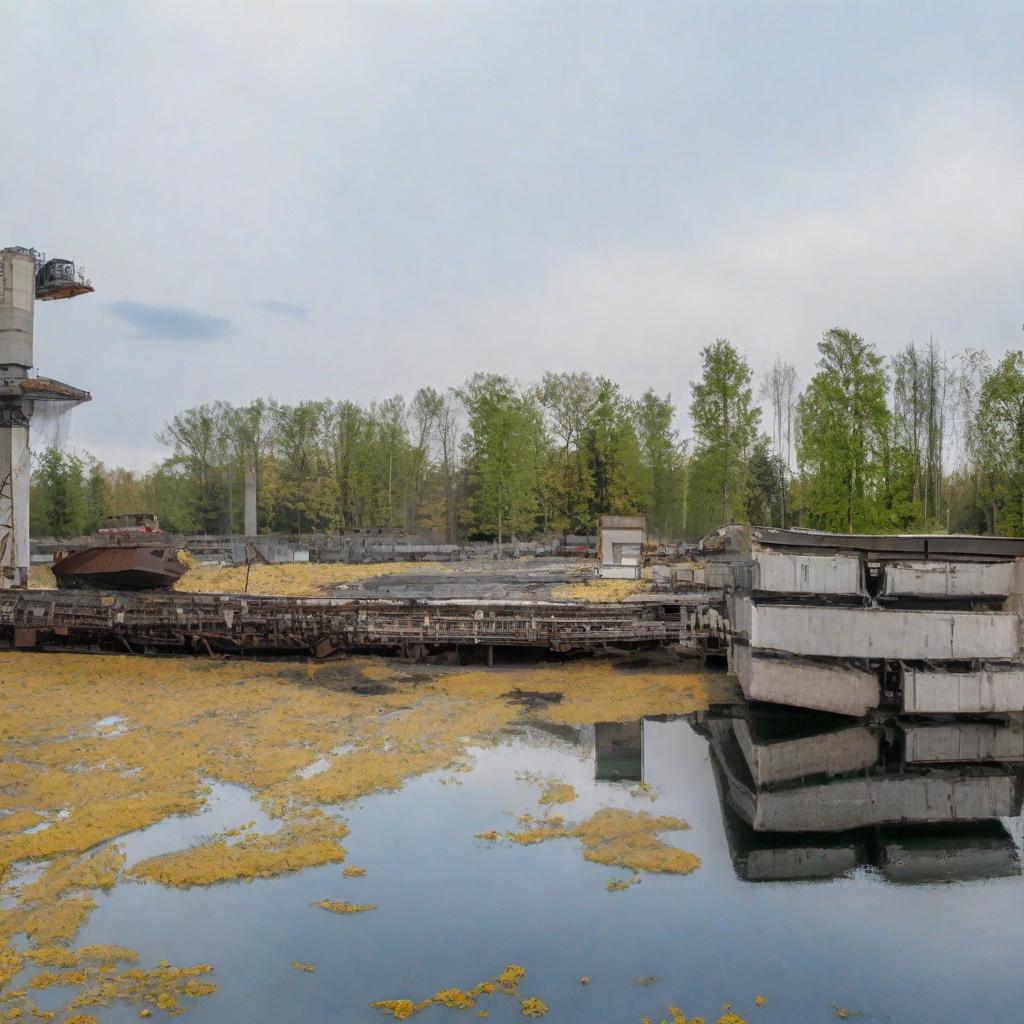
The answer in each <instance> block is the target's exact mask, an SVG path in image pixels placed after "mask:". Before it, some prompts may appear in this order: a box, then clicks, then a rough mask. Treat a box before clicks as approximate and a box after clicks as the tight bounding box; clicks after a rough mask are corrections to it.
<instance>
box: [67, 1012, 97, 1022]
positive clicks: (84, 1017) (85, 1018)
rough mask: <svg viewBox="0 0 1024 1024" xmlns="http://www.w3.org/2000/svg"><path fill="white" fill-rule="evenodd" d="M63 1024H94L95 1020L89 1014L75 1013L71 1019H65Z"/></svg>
mask: <svg viewBox="0 0 1024 1024" xmlns="http://www.w3.org/2000/svg"><path fill="white" fill-rule="evenodd" d="M64 1024H96V1018H95V1017H94V1016H93V1015H92V1014H91V1013H76V1014H75V1015H74V1016H73V1017H65V1018H64Z"/></svg>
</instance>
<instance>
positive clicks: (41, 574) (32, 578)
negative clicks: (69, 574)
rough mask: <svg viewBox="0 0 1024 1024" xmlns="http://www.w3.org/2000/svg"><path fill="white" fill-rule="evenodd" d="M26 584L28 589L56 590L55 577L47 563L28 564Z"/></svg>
mask: <svg viewBox="0 0 1024 1024" xmlns="http://www.w3.org/2000/svg"><path fill="white" fill-rule="evenodd" d="M28 586H29V590H56V589H57V579H56V577H55V576H54V575H53V570H52V569H51V568H50V567H49V566H48V565H30V566H29V567H28Z"/></svg>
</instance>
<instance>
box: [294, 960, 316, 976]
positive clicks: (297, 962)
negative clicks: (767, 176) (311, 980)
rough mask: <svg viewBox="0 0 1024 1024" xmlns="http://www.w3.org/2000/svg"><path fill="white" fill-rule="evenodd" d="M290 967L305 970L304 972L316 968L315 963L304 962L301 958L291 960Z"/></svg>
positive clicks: (309, 971) (307, 972)
mask: <svg viewBox="0 0 1024 1024" xmlns="http://www.w3.org/2000/svg"><path fill="white" fill-rule="evenodd" d="M292 967H294V968H295V970H297V971H305V973H306V974H312V973H313V972H314V971H315V970H316V964H305V963H303V962H302V961H301V960H293V961H292Z"/></svg>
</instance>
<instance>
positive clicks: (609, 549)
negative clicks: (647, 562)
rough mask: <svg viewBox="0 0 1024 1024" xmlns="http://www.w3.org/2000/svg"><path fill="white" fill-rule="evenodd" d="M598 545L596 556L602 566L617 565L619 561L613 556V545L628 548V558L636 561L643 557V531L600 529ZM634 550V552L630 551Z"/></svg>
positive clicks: (633, 529)
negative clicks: (633, 558)
mask: <svg viewBox="0 0 1024 1024" xmlns="http://www.w3.org/2000/svg"><path fill="white" fill-rule="evenodd" d="M599 536H600V541H599V543H598V555H599V557H600V559H601V564H602V565H618V564H620V559H618V558H616V556H615V545H617V544H623V545H627V546H628V547H629V548H630V551H629V557H635V558H636V559H637V560H638V561H639V560H640V558H641V557H642V555H643V543H644V531H643V530H642V529H635V528H623V529H610V528H607V527H602V528H601V532H600V535H599ZM633 548H635V549H636V550H635V552H634V551H633V550H632V549H633Z"/></svg>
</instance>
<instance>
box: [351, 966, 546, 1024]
mask: <svg viewBox="0 0 1024 1024" xmlns="http://www.w3.org/2000/svg"><path fill="white" fill-rule="evenodd" d="M525 976H526V970H525V969H524V968H522V967H520V966H519V965H518V964H509V965H508V966H507V967H506V968H505V969H504V970H503V971H502V972H501V973H500V974H497V975H495V976H494V977H493V978H489V979H488V980H487V981H481V982H479V984H476V985H474V986H473V987H472V988H470V989H460V988H444V989H441V990H440V991H438V992H435V993H434V994H433V995H432V996H428V997H427V998H426V999H421V1000H420V1001H419V1002H413V1000H411V999H378V1000H376V1001H374V1002H372V1003H370V1005H371V1006H373V1007H376V1008H377V1009H378V1010H383V1011H384V1012H385V1013H388V1014H390V1015H391V1016H392V1017H394V1018H395V1020H408V1019H409V1018H410V1017H411V1016H412V1015H413V1014H414V1013H419V1012H420V1011H421V1010H425V1009H426V1008H427V1007H428V1006H447V1007H448V1008H449V1009H454V1010H472V1009H473V1008H475V1006H476V1003H477V1000H478V999H479V998H480V997H481V996H485V995H487V996H489V995H493V994H495V993H500V994H502V995H508V996H514V995H517V994H518V987H519V983H520V982H521V981H522V980H523V978H524V977H525ZM520 1009H521V1012H522V1014H523V1016H525V1017H542V1016H543V1015H544V1014H545V1013H547V1012H548V1008H547V1006H546V1005H545V1004H544V1003H543V1002H542V1001H541V1000H540V999H537V998H536V997H534V996H528V997H526V998H524V999H523V1000H522V1001H521V1002H520ZM528 1010H529V1011H530V1012H527V1011H528ZM487 1015H488V1011H487V1010H480V1011H479V1013H478V1016H480V1017H486V1016H487Z"/></svg>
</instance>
